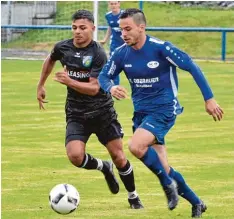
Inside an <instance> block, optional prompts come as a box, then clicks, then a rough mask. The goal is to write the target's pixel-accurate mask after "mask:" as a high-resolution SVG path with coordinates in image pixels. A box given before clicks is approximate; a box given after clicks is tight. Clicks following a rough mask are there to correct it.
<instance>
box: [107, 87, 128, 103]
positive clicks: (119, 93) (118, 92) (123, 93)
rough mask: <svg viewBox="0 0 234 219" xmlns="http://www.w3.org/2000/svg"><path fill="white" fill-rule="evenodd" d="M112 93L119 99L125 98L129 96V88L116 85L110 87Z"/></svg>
mask: <svg viewBox="0 0 234 219" xmlns="http://www.w3.org/2000/svg"><path fill="white" fill-rule="evenodd" d="M110 93H111V95H112V96H113V97H115V98H116V99H117V100H121V99H125V98H126V97H127V90H126V89H125V88H124V87H121V86H119V85H115V86H113V87H112V88H111V89H110Z"/></svg>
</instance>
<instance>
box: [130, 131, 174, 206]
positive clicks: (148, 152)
mask: <svg viewBox="0 0 234 219" xmlns="http://www.w3.org/2000/svg"><path fill="white" fill-rule="evenodd" d="M154 141H155V136H154V135H153V134H152V133H151V132H149V131H148V130H145V129H143V128H138V129H136V131H135V132H134V135H133V137H132V139H131V143H130V145H129V149H130V151H131V152H132V153H133V155H134V156H136V157H137V158H138V159H140V160H141V161H142V162H143V163H144V164H145V166H146V167H148V168H149V169H150V170H151V171H152V172H153V173H154V174H155V175H156V176H157V177H158V179H159V181H160V183H161V185H162V187H163V190H164V192H165V194H166V197H167V200H168V208H169V209H170V210H173V209H174V208H175V207H176V206H177V204H178V192H177V188H176V184H175V182H174V181H173V180H172V179H171V178H170V177H169V176H168V174H167V173H166V171H165V169H164V167H163V165H162V164H161V161H160V159H159V156H158V154H157V152H156V151H155V150H154V148H153V147H152V146H149V145H151V144H152V143H153V142H154Z"/></svg>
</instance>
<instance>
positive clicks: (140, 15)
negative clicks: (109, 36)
mask: <svg viewBox="0 0 234 219" xmlns="http://www.w3.org/2000/svg"><path fill="white" fill-rule="evenodd" d="M128 17H132V18H133V20H134V22H135V23H136V24H142V23H143V24H146V18H145V14H144V12H143V11H142V10H140V9H137V8H128V9H126V10H124V11H123V12H122V13H121V15H120V16H119V18H120V19H124V18H128Z"/></svg>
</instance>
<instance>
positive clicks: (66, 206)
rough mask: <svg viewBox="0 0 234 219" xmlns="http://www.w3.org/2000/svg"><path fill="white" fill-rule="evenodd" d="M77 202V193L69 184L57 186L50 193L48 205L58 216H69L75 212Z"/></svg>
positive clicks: (78, 199) (78, 198)
mask: <svg viewBox="0 0 234 219" xmlns="http://www.w3.org/2000/svg"><path fill="white" fill-rule="evenodd" d="M79 202H80V195H79V192H78V191H77V189H76V188H75V187H74V186H72V185H70V184H58V185H56V186H55V187H53V188H52V189H51V191H50V195H49V204H50V206H51V208H52V209H53V210H54V211H55V212H57V213H59V214H70V213H71V212H73V211H75V210H76V208H77V207H78V205H79Z"/></svg>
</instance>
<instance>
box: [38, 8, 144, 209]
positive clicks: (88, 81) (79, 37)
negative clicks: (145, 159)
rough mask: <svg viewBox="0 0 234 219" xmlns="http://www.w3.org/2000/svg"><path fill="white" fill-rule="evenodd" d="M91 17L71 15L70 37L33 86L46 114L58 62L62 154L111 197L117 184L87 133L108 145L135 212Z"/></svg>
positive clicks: (129, 168) (80, 13) (109, 164)
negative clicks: (96, 176)
mask: <svg viewBox="0 0 234 219" xmlns="http://www.w3.org/2000/svg"><path fill="white" fill-rule="evenodd" d="M94 29H95V26H94V18H93V15H92V13H91V12H89V11H87V10H78V11H77V12H75V13H74V14H73V16H72V33H73V38H72V39H68V40H63V41H61V42H58V43H57V44H55V46H54V49H53V50H52V52H51V54H50V55H49V56H48V57H47V58H46V59H45V61H44V64H43V67H42V72H41V77H40V80H39V83H38V87H37V99H38V102H39V108H40V109H44V103H46V101H45V96H46V91H45V88H44V84H45V82H46V79H47V77H48V76H49V74H50V73H51V71H52V69H53V67H54V65H55V62H56V61H57V60H59V61H60V62H61V64H62V66H63V67H64V71H60V72H57V73H56V74H55V81H57V82H59V83H61V84H63V85H66V86H67V99H66V106H65V112H66V122H67V127H66V140H65V144H66V151H67V156H68V158H69V160H70V161H71V163H72V164H73V165H75V166H76V167H79V168H84V169H87V170H94V169H97V170H100V171H101V172H102V173H103V174H104V176H105V180H106V182H107V185H108V187H109V189H110V191H111V192H112V193H113V194H116V193H118V192H119V184H118V181H117V180H116V178H115V176H114V172H113V163H112V162H111V161H102V160H101V159H98V158H94V157H93V156H91V155H90V154H88V153H86V151H85V146H86V142H87V141H88V139H89V137H90V135H91V134H96V136H97V138H98V140H99V141H100V142H101V143H102V144H103V145H104V146H106V148H107V150H108V152H109V154H110V155H111V158H112V160H113V162H114V164H115V166H116V167H117V169H118V172H119V176H120V178H121V180H122V182H123V184H124V186H125V188H126V190H127V191H128V201H129V204H130V207H131V208H133V209H140V208H143V206H142V204H141V201H140V199H139V196H138V194H137V192H136V189H135V183H134V174H133V168H132V166H131V164H130V162H129V161H128V160H127V159H126V157H125V154H124V152H123V144H122V137H123V132H122V128H121V125H120V123H119V122H118V120H117V114H116V112H115V109H114V108H113V100H112V97H111V95H110V94H108V93H106V92H104V91H103V90H102V89H101V88H100V86H99V84H98V80H97V77H98V75H99V72H100V71H101V70H102V67H103V66H104V64H105V63H106V61H107V57H106V54H105V51H104V49H103V48H102V47H101V46H100V45H99V44H98V43H97V42H95V41H93V38H92V36H93V31H94Z"/></svg>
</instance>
